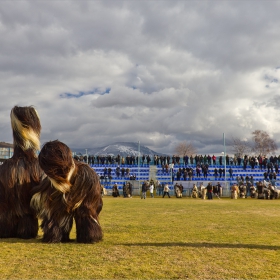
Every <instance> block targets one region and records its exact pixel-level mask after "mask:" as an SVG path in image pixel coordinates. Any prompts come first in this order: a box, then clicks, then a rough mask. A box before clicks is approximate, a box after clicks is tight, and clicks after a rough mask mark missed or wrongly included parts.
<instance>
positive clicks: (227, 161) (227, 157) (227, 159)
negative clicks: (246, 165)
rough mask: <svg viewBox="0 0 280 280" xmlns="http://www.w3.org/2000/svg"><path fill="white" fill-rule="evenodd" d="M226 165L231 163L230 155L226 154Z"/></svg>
mask: <svg viewBox="0 0 280 280" xmlns="http://www.w3.org/2000/svg"><path fill="white" fill-rule="evenodd" d="M226 165H229V156H228V155H226Z"/></svg>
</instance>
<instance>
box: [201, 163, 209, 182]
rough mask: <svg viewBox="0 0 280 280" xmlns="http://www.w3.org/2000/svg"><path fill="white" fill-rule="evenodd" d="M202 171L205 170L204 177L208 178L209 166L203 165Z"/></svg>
mask: <svg viewBox="0 0 280 280" xmlns="http://www.w3.org/2000/svg"><path fill="white" fill-rule="evenodd" d="M202 172H203V177H204V178H206V179H207V175H208V168H207V167H206V166H205V165H204V166H203V167H202Z"/></svg>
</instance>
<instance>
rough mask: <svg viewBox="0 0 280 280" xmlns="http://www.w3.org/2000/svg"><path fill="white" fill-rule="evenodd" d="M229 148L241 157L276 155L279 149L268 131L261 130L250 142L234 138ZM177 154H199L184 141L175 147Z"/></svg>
mask: <svg viewBox="0 0 280 280" xmlns="http://www.w3.org/2000/svg"><path fill="white" fill-rule="evenodd" d="M227 146H231V148H232V153H233V154H234V155H236V156H239V157H243V156H244V155H248V154H250V153H254V154H257V155H260V156H267V155H269V154H275V152H276V151H277V149H278V147H277V144H276V142H275V140H274V139H272V138H271V137H270V136H269V134H268V133H267V132H266V131H263V130H259V129H258V130H255V131H253V132H252V137H251V139H250V140H247V139H245V140H242V139H240V138H238V137H232V140H231V141H230V143H229V145H227ZM175 153H176V154H177V155H180V156H183V157H184V156H187V155H188V156H190V155H195V154H197V149H196V147H195V146H194V145H193V144H192V143H191V142H187V141H183V142H180V143H179V144H178V145H177V146H176V147H175Z"/></svg>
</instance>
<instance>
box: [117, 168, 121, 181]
mask: <svg viewBox="0 0 280 280" xmlns="http://www.w3.org/2000/svg"><path fill="white" fill-rule="evenodd" d="M120 174H121V169H120V167H119V166H117V168H116V176H117V177H118V178H119V177H120Z"/></svg>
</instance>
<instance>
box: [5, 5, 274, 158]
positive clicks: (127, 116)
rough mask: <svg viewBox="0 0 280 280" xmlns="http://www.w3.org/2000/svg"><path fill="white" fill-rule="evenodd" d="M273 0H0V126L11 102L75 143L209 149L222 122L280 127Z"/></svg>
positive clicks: (244, 130) (215, 146) (50, 134)
mask: <svg viewBox="0 0 280 280" xmlns="http://www.w3.org/2000/svg"><path fill="white" fill-rule="evenodd" d="M267 3H268V2H266V1H257V2H256V1H249V0H248V1H222V2H221V1H218V2H216V1H214V2H212V1H211V2H210V1H175V0H172V1H171V0H170V1H67V0H66V1H44V0H42V1H17V5H14V3H12V2H11V1H2V2H1V7H0V35H1V38H3V40H1V43H0V46H1V48H0V79H1V93H0V96H1V105H0V109H1V110H0V127H1V131H2V134H1V137H2V138H3V139H4V140H5V141H10V142H11V141H12V135H11V129H10V120H9V113H10V110H11V108H12V107H13V106H14V105H16V104H18V105H20V106H27V105H34V106H35V107H36V109H37V110H38V112H39V114H40V117H41V121H42V128H43V129H42V142H45V141H48V140H52V139H60V140H61V141H64V142H66V143H67V144H68V145H70V146H72V147H93V146H102V145H103V144H110V143H112V142H116V141H134V142H135V141H140V142H141V143H142V144H144V145H147V146H149V147H150V148H153V149H154V150H156V151H159V152H170V153H173V151H174V147H175V146H176V144H177V143H178V142H180V141H183V140H189V141H192V142H193V143H194V144H195V145H196V146H197V147H198V148H199V149H200V151H201V152H203V153H212V151H213V152H214V151H215V152H220V151H221V150H222V148H223V144H222V140H221V139H222V134H223V133H226V135H227V137H228V138H230V135H235V136H238V137H247V138H248V137H250V133H251V131H252V130H254V129H259V128H260V129H264V130H267V131H268V132H269V133H273V135H274V136H275V137H276V136H279V134H280V130H278V125H277V124H278V121H279V120H278V118H279V117H278V107H279V106H278V105H279V82H278V81H279V79H280V77H279V73H278V72H279V69H278V68H279V63H277V58H278V57H280V53H279V52H280V51H279V50H280V40H279V36H278V33H279V32H278V26H279V23H280V22H279V21H280V19H279V15H278V13H279V8H280V4H279V3H278V1H269V5H268V4H267ZM266 85H268V86H269V87H266ZM108 88H110V91H109V93H108V94H104V95H102V92H104V91H105V90H106V89H108ZM95 89H100V92H95V94H81V93H91V92H94V90H95ZM102 90H103V91H102ZM67 94H68V95H67ZM61 97H64V98H61ZM69 97H73V98H69ZM260 111H261V114H259V112H260ZM256 116H258V117H256ZM0 140H1V139H0Z"/></svg>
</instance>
